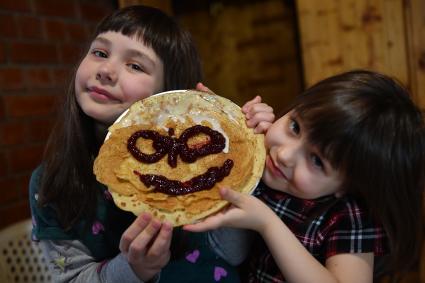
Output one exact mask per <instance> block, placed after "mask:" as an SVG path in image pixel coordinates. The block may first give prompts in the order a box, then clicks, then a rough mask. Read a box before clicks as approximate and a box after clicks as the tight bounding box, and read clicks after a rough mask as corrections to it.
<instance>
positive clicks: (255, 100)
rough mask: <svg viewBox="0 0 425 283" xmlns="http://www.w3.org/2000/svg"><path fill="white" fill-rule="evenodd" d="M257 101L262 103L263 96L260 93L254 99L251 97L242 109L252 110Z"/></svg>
mask: <svg viewBox="0 0 425 283" xmlns="http://www.w3.org/2000/svg"><path fill="white" fill-rule="evenodd" d="M257 103H261V96H259V95H257V96H256V97H254V98H253V99H251V100H250V101H248V102H247V103H245V104H244V105H243V106H242V111H243V112H244V113H247V112H248V111H249V110H250V108H251V106H252V105H255V104H257Z"/></svg>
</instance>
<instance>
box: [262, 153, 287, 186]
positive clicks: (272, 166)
mask: <svg viewBox="0 0 425 283" xmlns="http://www.w3.org/2000/svg"><path fill="white" fill-rule="evenodd" d="M266 168H267V169H268V170H270V172H271V173H272V174H273V176H274V177H276V178H282V179H283V180H285V181H286V182H288V177H286V175H285V173H283V172H282V171H281V170H280V169H279V168H278V167H277V166H276V165H275V163H274V162H273V159H272V158H271V157H270V155H267V156H266Z"/></svg>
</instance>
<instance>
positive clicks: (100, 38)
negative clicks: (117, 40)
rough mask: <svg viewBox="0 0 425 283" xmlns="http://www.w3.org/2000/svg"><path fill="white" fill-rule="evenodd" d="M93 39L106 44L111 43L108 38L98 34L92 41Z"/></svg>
mask: <svg viewBox="0 0 425 283" xmlns="http://www.w3.org/2000/svg"><path fill="white" fill-rule="evenodd" d="M95 41H99V42H100V43H103V44H106V45H111V41H110V40H109V39H106V38H104V37H101V36H98V37H96V38H95V39H94V40H93V42H95Z"/></svg>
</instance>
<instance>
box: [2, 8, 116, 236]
mask: <svg viewBox="0 0 425 283" xmlns="http://www.w3.org/2000/svg"><path fill="white" fill-rule="evenodd" d="M115 7H116V4H115V1H113V0H66V1H58V0H1V1H0V228H2V227H4V226H6V225H8V224H11V223H13V222H16V221H18V220H21V219H24V218H27V217H29V215H30V213H29V206H28V193H27V190H28V181H29V177H30V174H31V171H32V170H33V169H34V168H35V167H36V166H37V164H39V163H40V160H41V155H42V152H43V147H44V144H45V142H46V139H47V136H48V134H49V131H50V128H51V126H52V121H53V119H54V113H53V109H54V107H55V101H56V98H57V97H58V96H59V95H61V94H62V93H63V92H64V90H65V89H66V88H67V86H68V81H69V79H70V74H71V72H72V70H73V68H74V67H75V64H76V63H77V61H78V59H79V57H80V56H81V54H82V52H83V48H84V47H85V43H86V40H87V38H88V37H89V35H90V33H91V32H92V30H93V28H94V26H95V24H96V23H97V22H98V21H99V20H100V19H101V18H102V17H103V16H104V15H106V14H108V13H109V12H110V11H112V10H113V9H114V8H115Z"/></svg>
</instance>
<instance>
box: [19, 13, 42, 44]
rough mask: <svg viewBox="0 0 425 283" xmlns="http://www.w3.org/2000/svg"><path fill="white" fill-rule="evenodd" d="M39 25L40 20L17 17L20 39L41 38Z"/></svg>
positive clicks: (32, 17)
mask: <svg viewBox="0 0 425 283" xmlns="http://www.w3.org/2000/svg"><path fill="white" fill-rule="evenodd" d="M41 24H42V23H41V20H40V19H39V18H37V17H34V16H20V17H18V29H19V31H20V34H21V37H22V38H36V39H40V38H42V37H43V33H42V25H41Z"/></svg>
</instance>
